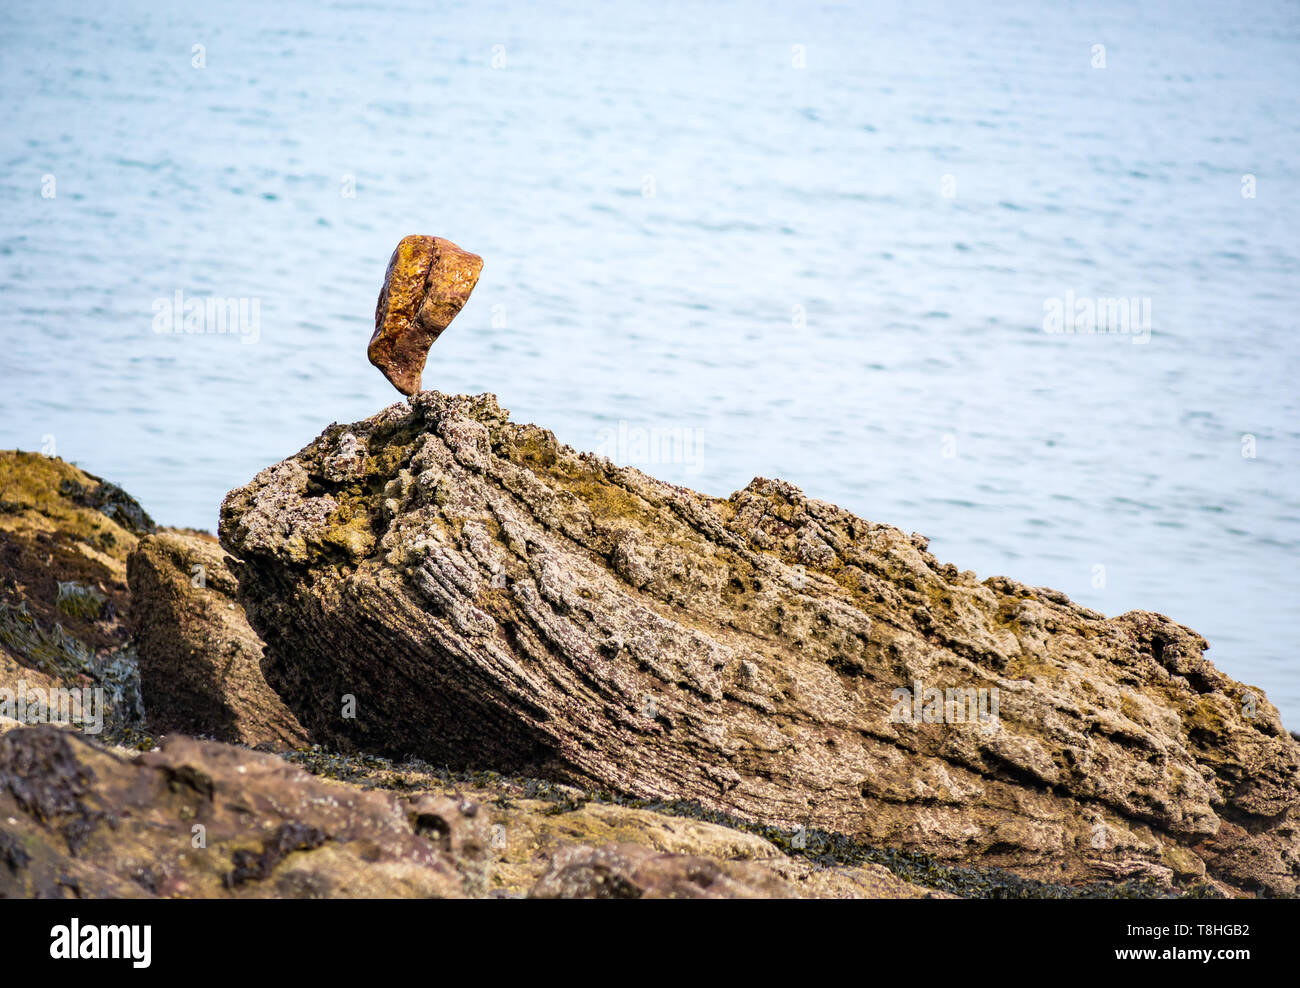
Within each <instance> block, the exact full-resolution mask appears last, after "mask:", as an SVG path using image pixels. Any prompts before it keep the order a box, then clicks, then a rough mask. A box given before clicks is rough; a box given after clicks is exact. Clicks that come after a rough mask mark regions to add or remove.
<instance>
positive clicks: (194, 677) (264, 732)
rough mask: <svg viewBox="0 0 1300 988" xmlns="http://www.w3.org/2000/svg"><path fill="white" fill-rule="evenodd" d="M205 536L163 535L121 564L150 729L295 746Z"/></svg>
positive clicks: (298, 729)
mask: <svg viewBox="0 0 1300 988" xmlns="http://www.w3.org/2000/svg"><path fill="white" fill-rule="evenodd" d="M228 558H229V557H227V556H226V554H225V553H224V552H222V551H221V547H220V546H219V545H217V542H216V540H215V539H213V538H212V537H211V536H207V537H205V536H201V535H186V534H182V533H178V532H162V533H159V534H157V535H151V536H148V537H147V538H144V539H141V540H140V544H139V545H138V546H137V547H136V549H135V551H134V552H133V553H132V554H131V556H130V557H129V558H128V560H127V575H128V581H129V584H130V588H131V625H132V629H133V630H134V632H135V635H136V645H137V654H138V658H139V667H140V692H141V694H142V696H143V699H144V706H145V709H146V710H147V711H148V723H149V727H150V729H151V730H153V731H157V732H162V733H171V732H173V731H178V732H181V733H184V734H201V735H205V736H208V737H213V738H216V739H217V740H219V741H238V742H242V743H244V744H248V745H257V744H271V745H275V746H277V747H295V746H298V745H302V744H304V743H306V741H307V736H306V732H304V731H303V729H302V725H301V724H299V723H298V721H297V718H295V717H294V716H293V714H292V713H290V712H289V710H288V708H287V707H285V705H284V702H283V701H282V700H281V699H280V698H279V696H277V695H276V694H275V692H274V691H273V690H272V689H271V688H270V687H269V686H267V684H266V680H265V679H264V678H263V676H262V669H261V665H260V663H261V660H262V640H261V639H260V638H258V637H257V635H256V633H254V631H253V629H252V628H250V627H249V626H248V620H247V619H246V618H245V617H244V609H243V607H241V606H239V605H238V604H237V603H236V602H235V591H236V583H235V578H234V577H233V576H232V575H231V573H230V570H229V569H228V568H227V565H226V564H227V559H228Z"/></svg>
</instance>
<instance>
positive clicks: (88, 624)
mask: <svg viewBox="0 0 1300 988" xmlns="http://www.w3.org/2000/svg"><path fill="white" fill-rule="evenodd" d="M153 530H154V526H153V522H152V521H151V520H150V519H149V516H148V515H146V514H145V513H144V510H143V509H142V508H141V507H140V505H139V504H137V503H136V502H135V501H134V500H133V499H131V498H130V497H129V496H127V495H126V494H125V493H124V492H123V491H122V489H121V488H119V487H117V486H116V485H114V484H109V483H106V482H105V481H102V480H100V479H99V478H98V477H93V476H91V475H90V474H88V473H86V472H85V471H83V470H80V469H78V468H77V467H75V466H73V465H72V464H71V463H65V462H64V461H63V460H60V459H59V458H57V457H52V456H42V455H40V454H38V453H24V452H21V451H18V450H3V451H0V605H7V606H8V607H10V608H15V609H16V608H19V607H21V608H22V609H23V610H24V612H25V613H26V615H27V617H28V618H29V619H30V621H28V622H24V623H25V624H26V625H27V627H26V628H20V627H16V626H15V621H13V620H5V619H4V618H3V617H0V644H7V645H8V646H9V648H10V650H11V651H12V652H13V653H15V654H16V655H17V656H18V657H19V658H20V659H21V660H22V661H23V662H25V663H26V664H27V665H29V666H30V667H32V668H37V669H41V670H42V671H44V672H46V673H47V674H49V675H53V676H60V675H64V674H73V675H75V674H77V673H79V672H81V671H83V670H82V666H83V665H84V663H83V662H81V661H79V657H78V656H77V655H75V654H70V653H69V649H67V648H61V647H60V645H59V643H58V642H57V640H56V639H58V638H59V637H60V635H58V634H56V633H55V632H54V628H55V626H56V625H57V626H58V627H59V628H60V629H61V630H62V633H63V634H64V635H66V636H67V637H68V638H71V639H75V640H76V642H77V643H78V644H79V645H80V646H81V648H80V651H81V652H83V653H84V654H85V655H86V656H88V655H89V654H91V653H93V652H96V651H99V650H102V649H106V648H113V647H117V646H121V645H122V644H124V643H125V642H126V640H127V637H128V632H127V628H126V626H125V624H124V622H123V620H122V619H123V617H124V616H125V613H126V606H125V605H126V600H127V586H126V558H127V556H128V555H130V553H131V551H132V550H133V549H134V548H135V545H136V541H137V540H138V539H139V537H140V536H141V535H143V534H147V533H148V532H151V531H153ZM42 632H43V633H44V634H42ZM71 649H72V652H73V653H75V652H76V651H77V648H76V646H72V647H71Z"/></svg>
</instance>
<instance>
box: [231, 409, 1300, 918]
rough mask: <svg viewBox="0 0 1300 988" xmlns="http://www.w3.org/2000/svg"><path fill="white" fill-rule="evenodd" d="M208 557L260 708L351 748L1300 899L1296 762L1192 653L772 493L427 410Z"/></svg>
mask: <svg viewBox="0 0 1300 988" xmlns="http://www.w3.org/2000/svg"><path fill="white" fill-rule="evenodd" d="M221 540H222V543H223V545H224V546H225V547H226V549H228V550H229V551H230V552H231V553H232V554H233V555H234V556H236V557H237V558H238V559H239V560H240V563H238V564H237V565H236V566H235V567H234V568H235V570H236V573H237V575H238V577H239V583H240V598H241V600H242V601H243V603H244V605H245V607H246V609H247V611H248V614H249V618H250V621H251V623H252V625H253V627H254V628H255V629H257V631H258V632H259V633H260V634H261V635H262V636H263V638H264V639H265V641H266V644H267V656H266V660H265V662H264V670H265V672H266V675H267V679H268V681H269V682H270V683H271V685H272V686H273V687H274V688H275V689H276V690H277V691H278V692H279V693H280V695H281V696H282V697H283V698H284V699H285V700H286V702H287V704H288V706H289V707H290V708H291V709H292V710H293V711H294V712H295V713H296V714H297V716H298V717H299V718H300V720H301V721H302V722H303V724H304V725H305V726H306V727H307V728H308V729H309V730H310V731H311V732H312V733H313V735H314V736H316V737H318V738H320V739H323V740H326V741H327V742H328V743H331V744H334V745H337V746H338V747H340V748H343V749H345V750H353V751H375V752H382V753H389V754H394V755H398V754H412V753H413V754H418V755H419V756H421V757H423V758H425V759H428V760H430V761H433V762H435V763H439V764H441V763H446V764H448V765H452V766H477V767H492V768H495V769H498V770H501V771H508V772H520V773H524V774H530V775H537V776H542V777H545V778H550V779H555V780H558V781H561V782H564V783H568V784H572V785H576V786H579V787H584V788H600V789H607V790H610V791H613V792H619V793H629V794H635V795H640V796H646V797H660V798H668V799H686V800H694V801H697V802H698V803H699V804H701V805H702V806H705V807H709V808H713V809H717V810H722V811H726V812H729V813H732V814H735V815H736V816H739V817H742V818H745V819H749V820H756V821H763V822H769V823H774V824H780V825H782V826H794V827H798V826H807V827H816V828H821V829H823V830H826V831H831V832H835V833H839V834H844V835H849V836H851V837H853V838H855V839H860V840H863V841H867V842H870V843H872V844H874V845H878V846H886V847H893V848H901V849H905V850H908V851H916V852H924V853H927V854H931V855H934V856H936V857H937V858H938V859H940V860H943V861H950V862H959V863H965V864H979V865H996V866H1000V867H1007V868H1012V869H1015V870H1016V871H1017V872H1018V873H1019V874H1021V875H1027V876H1030V877H1036V878H1043V879H1046V880H1050V881H1055V882H1083V881H1089V880H1095V879H1103V880H1116V879H1121V878H1125V877H1133V876H1146V877H1148V878H1152V879H1154V880H1156V881H1160V882H1166V883H1170V882H1173V883H1177V882H1184V881H1187V880H1191V879H1196V878H1199V877H1201V876H1208V877H1209V879H1210V880H1211V881H1212V882H1214V883H1217V884H1219V885H1220V886H1221V887H1223V888H1225V889H1229V890H1246V891H1252V892H1261V893H1266V894H1285V893H1291V892H1294V891H1295V890H1296V887H1297V880H1298V878H1300V835H1298V834H1297V831H1296V825H1297V817H1298V814H1300V806H1298V803H1300V799H1298V797H1300V782H1298V781H1297V778H1298V777H1297V773H1298V771H1300V745H1297V743H1296V742H1295V741H1294V739H1292V738H1291V737H1290V736H1289V735H1288V733H1287V732H1286V731H1285V730H1283V728H1282V726H1281V723H1280V722H1279V719H1278V715H1277V711H1276V710H1275V708H1273V707H1272V706H1271V705H1270V704H1269V703H1268V702H1267V700H1266V699H1265V698H1264V696H1263V695H1262V693H1260V691H1258V690H1255V689H1252V688H1250V687H1247V686H1244V685H1242V684H1240V683H1237V682H1234V681H1233V680H1231V679H1230V678H1228V677H1227V676H1225V675H1223V674H1222V673H1221V672H1220V671H1218V670H1217V669H1215V667H1214V666H1213V665H1212V664H1210V663H1209V662H1208V661H1207V660H1206V659H1205V658H1204V656H1203V654H1202V653H1203V651H1204V650H1205V648H1206V643H1205V641H1204V640H1203V639H1202V638H1200V636H1198V635H1197V634H1196V633H1195V632H1193V631H1191V630H1189V629H1187V628H1185V627H1183V626H1181V625H1178V624H1176V623H1175V622H1173V621H1171V620H1169V619H1168V618H1165V617H1163V616H1161V615H1158V614H1152V613H1146V612H1133V613H1129V614H1125V615H1122V616H1120V617H1117V618H1111V619H1108V618H1106V617H1104V616H1103V615H1101V614H1098V613H1096V612H1093V611H1090V610H1087V609H1085V608H1082V607H1079V606H1077V605H1075V604H1073V603H1071V602H1070V601H1069V600H1068V599H1067V598H1066V597H1065V596H1064V595H1063V594H1060V593H1058V592H1055V591H1051V590H1044V589H1041V588H1034V587H1029V586H1025V585H1023V584H1020V583H1017V582H1015V581H1014V580H1010V579H1007V578H1004V577H995V578H991V579H986V580H983V581H980V580H978V579H977V578H976V577H975V575H974V574H973V573H970V572H968V571H967V572H963V571H959V570H958V569H957V568H956V567H955V566H953V565H951V564H941V563H940V562H939V561H938V560H936V559H935V557H934V556H933V555H931V554H930V553H929V552H928V551H927V543H926V540H925V539H924V538H923V537H921V536H919V535H908V534H906V533H903V532H901V531H899V530H897V529H894V528H891V527H889V526H887V525H880V524H874V523H871V522H867V521H864V520H863V519H860V518H857V517H855V516H853V515H851V514H850V513H848V512H846V511H843V510H841V509H840V508H837V507H835V506H834V505H831V504H827V503H825V502H822V501H817V500H814V499H811V498H808V497H806V496H804V495H803V494H802V493H801V492H800V491H799V490H798V489H797V488H795V487H793V486H792V485H790V484H787V483H784V482H781V481H770V480H755V481H754V482H753V483H751V484H750V485H749V486H748V487H747V488H746V489H744V490H742V491H739V492H737V493H736V494H734V495H732V496H731V497H730V498H727V499H718V498H712V497H707V496H705V495H702V494H697V493H695V492H692V491H689V490H685V489H683V488H680V487H675V486H673V485H669V484H665V483H662V482H659V481H656V480H654V479H652V478H650V477H647V476H645V475H644V474H641V473H639V472H638V471H636V470H632V469H620V468H618V467H616V466H614V465H613V464H612V463H610V462H609V461H608V460H606V459H603V458H601V457H598V456H594V455H591V454H582V453H578V452H575V451H574V450H572V449H570V448H569V447H567V446H563V445H561V444H559V443H557V442H556V440H555V438H554V437H553V436H552V435H551V434H550V433H549V432H547V431H545V430H543V429H540V428H538V427H536V426H531V425H517V424H512V423H510V422H509V421H508V419H507V416H506V413H504V412H503V411H502V410H501V409H500V408H499V407H498V406H497V403H496V401H495V399H494V398H493V397H492V396H490V395H483V396H479V397H476V398H474V397H464V396H462V397H455V398H453V397H448V396H444V395H441V394H438V393H435V392H422V393H419V394H417V395H415V396H414V397H413V398H412V399H411V401H410V403H409V404H401V405H395V406H393V407H391V408H389V409H386V410H385V411H383V412H381V413H380V414H378V415H376V416H374V417H373V418H371V419H368V420H366V421H363V422H359V423H356V424H354V425H349V426H340V425H334V426H331V427H330V428H329V429H327V430H326V431H325V433H324V434H322V435H321V437H320V438H318V439H317V440H316V441H315V442H314V443H312V444H311V445H310V446H308V447H307V448H306V449H304V450H303V451H301V452H300V453H299V454H297V455H296V456H294V457H292V458H290V459H288V460H285V461H284V462H282V463H279V464H277V465H275V466H273V467H270V468H268V469H267V470H264V471H263V472H262V473H260V474H259V475H258V476H257V478H256V479H255V480H254V481H253V482H252V483H250V484H249V485H247V486H246V487H243V488H240V489H238V490H236V491H233V492H231V494H230V495H229V496H228V497H227V499H226V502H225V504H224V505H223V508H222V520H221ZM935 691H938V692H937V693H936V692H935ZM968 691H969V692H968ZM598 864H599V863H598V862H597V863H593V862H592V861H588V862H587V864H582V863H581V862H576V863H575V862H570V863H569V864H566V865H565V866H564V868H565V869H570V870H569V871H567V872H564V873H565V874H573V872H572V870H571V868H570V866H572V867H576V868H579V870H581V869H583V868H586V870H587V871H586V872H584V873H588V872H591V871H592V869H593V868H594V869H596V870H599V868H598V867H597V865H598ZM607 865H608V862H606V863H605V864H604V865H599V867H607ZM658 867H659V866H658V865H654V866H653V867H652V866H651V865H650V864H647V862H645V861H632V862H628V863H626V864H625V866H619V868H621V872H620V873H629V874H631V875H632V876H633V877H632V878H631V879H629V880H630V881H631V882H632V883H633V884H634V885H635V884H637V883H638V882H639V881H640V879H639V878H636V876H637V875H641V874H648V873H649V872H646V871H645V869H646V868H651V870H654V869H655V868H658ZM619 868H615V869H614V870H615V871H619ZM629 869H630V871H629ZM561 870H562V871H563V869H561ZM607 870H608V868H607ZM559 880H560V879H557V881H559ZM564 880H565V881H567V879H564ZM673 881H675V879H673Z"/></svg>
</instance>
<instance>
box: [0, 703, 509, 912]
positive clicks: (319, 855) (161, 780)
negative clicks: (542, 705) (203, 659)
mask: <svg viewBox="0 0 1300 988" xmlns="http://www.w3.org/2000/svg"><path fill="white" fill-rule="evenodd" d="M486 869H487V831H486V828H485V827H484V823H483V818H482V817H481V815H480V814H479V809H478V807H477V806H476V805H474V804H470V803H464V802H458V801H456V800H453V799H449V798H446V797H440V796H433V795H428V794H424V795H421V796H418V797H415V798H413V799H403V798H399V797H396V796H394V795H392V794H389V793H381V792H363V791H361V790H358V789H355V788H353V787H347V786H342V785H339V784H337V783H333V782H328V781H324V780H321V779H317V778H314V777H313V776H310V775H308V774H307V773H306V772H304V771H302V770H301V769H298V768H294V767H292V766H289V765H287V764H285V763H284V762H282V761H281V760H280V759H278V758H275V757H274V756H272V755H265V754H261V753H259V752H252V751H247V750H245V749H241V748H234V747H229V746H226V745H222V744H219V743H217V742H200V741H194V740H192V739H189V738H185V737H182V736H180V735H176V736H174V737H171V738H168V739H167V741H166V742H165V743H164V745H163V747H162V748H161V749H160V750H155V751H151V752H148V753H145V754H142V755H139V756H137V757H135V758H134V759H127V758H124V757H122V756H121V755H120V754H117V753H113V752H110V751H106V750H104V749H103V748H100V747H98V746H96V745H93V744H91V743H90V742H89V741H87V740H86V739H84V738H83V737H81V736H80V735H78V734H76V733H74V732H72V731H68V730H63V729H60V728H56V727H50V726H41V727H27V728H17V729H13V730H9V731H7V732H5V733H3V734H2V735H0V897H25V898H32V897H42V898H64V897H69V898H84V897H93V898H100V897H132V898H134V897H144V896H163V897H183V898H199V897H202V898H262V897H276V898H323V897H331V896H341V897H356V898H368V897H375V896H379V897H399V896H400V897H417V896H418V897H437V898H459V897H463V896H467V895H481V894H482V893H483V891H484V888H485V881H486V873H487V872H486Z"/></svg>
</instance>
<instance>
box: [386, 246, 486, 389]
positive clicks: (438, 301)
mask: <svg viewBox="0 0 1300 988" xmlns="http://www.w3.org/2000/svg"><path fill="white" fill-rule="evenodd" d="M482 270H483V258H481V257H479V256H478V255H477V254H471V253H470V252H469V251H467V250H462V249H461V248H459V247H457V246H456V245H455V244H453V243H452V242H451V241H450V240H444V239H442V238H441V237H424V236H410V237H403V238H402V240H401V242H400V243H399V244H398V245H397V249H396V250H394V251H393V256H392V257H391V258H390V259H389V261H388V270H387V272H386V273H385V275H384V286H383V288H382V289H381V290H380V292H379V302H378V304H377V305H376V307H375V332H374V335H372V336H371V337H370V345H369V347H368V349H367V355H368V356H369V358H370V362H371V363H372V364H374V365H375V366H376V367H378V368H379V369H380V370H381V371H382V372H383V374H384V376H385V377H386V378H388V380H389V382H390V383H391V384H392V385H393V387H395V388H396V389H397V390H398V391H400V392H401V393H402V394H404V395H412V394H415V393H416V392H417V391H419V390H420V378H421V375H422V374H423V372H424V362H425V360H426V359H427V357H428V355H429V347H431V346H432V345H433V343H434V341H435V340H437V339H438V337H439V336H440V335H442V331H443V330H444V329H446V328H447V327H448V326H449V325H450V324H451V321H452V320H453V319H455V318H456V314H457V313H458V312H460V310H461V308H462V307H463V306H464V305H465V303H466V302H467V301H468V300H469V296H470V293H471V292H472V291H474V286H475V284H477V283H478V276H479V272H480V271H482Z"/></svg>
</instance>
